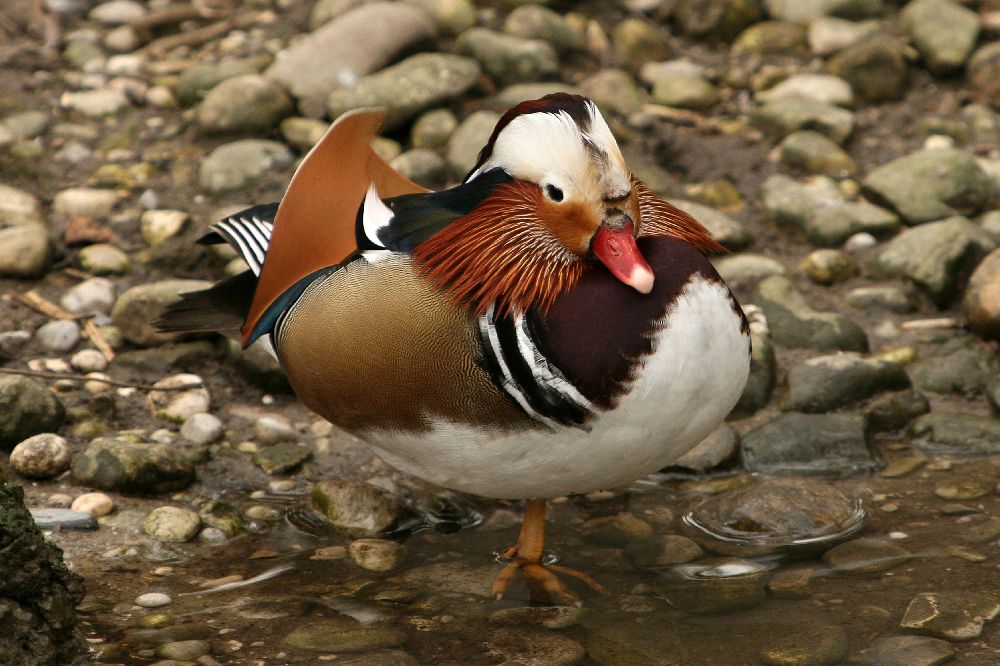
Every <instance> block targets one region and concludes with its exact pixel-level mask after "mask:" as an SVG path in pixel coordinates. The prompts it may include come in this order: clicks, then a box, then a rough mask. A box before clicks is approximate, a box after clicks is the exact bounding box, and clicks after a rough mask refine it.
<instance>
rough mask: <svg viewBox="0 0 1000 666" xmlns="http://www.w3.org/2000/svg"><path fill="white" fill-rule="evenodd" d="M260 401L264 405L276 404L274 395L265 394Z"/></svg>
mask: <svg viewBox="0 0 1000 666" xmlns="http://www.w3.org/2000/svg"><path fill="white" fill-rule="evenodd" d="M260 402H261V404H262V405H273V404H274V396H272V395H265V396H263V397H261V399H260Z"/></svg>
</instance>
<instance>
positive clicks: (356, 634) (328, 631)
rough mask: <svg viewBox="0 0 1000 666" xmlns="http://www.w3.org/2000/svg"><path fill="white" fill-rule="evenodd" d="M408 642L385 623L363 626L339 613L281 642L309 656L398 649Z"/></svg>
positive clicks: (400, 631) (402, 634)
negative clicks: (320, 653)
mask: <svg viewBox="0 0 1000 666" xmlns="http://www.w3.org/2000/svg"><path fill="white" fill-rule="evenodd" d="M405 640H406V633H405V632H404V631H403V630H402V629H399V628H397V627H394V626H391V625H388V624H383V623H374V624H362V623H361V622H359V621H357V620H355V619H354V618H352V617H349V616H347V615H343V614H340V613H338V614H337V615H336V616H334V617H329V618H324V619H322V620H317V621H314V622H310V623H308V624H306V625H305V626H302V627H299V628H298V629H295V630H294V631H292V632H291V633H290V634H288V635H287V636H285V638H284V640H283V641H282V642H283V643H284V644H285V645H287V646H288V647H290V648H294V649H296V650H304V651H306V652H367V651H368V650H376V649H380V648H390V647H396V646H398V645H401V644H402V643H403V642H404V641H405Z"/></svg>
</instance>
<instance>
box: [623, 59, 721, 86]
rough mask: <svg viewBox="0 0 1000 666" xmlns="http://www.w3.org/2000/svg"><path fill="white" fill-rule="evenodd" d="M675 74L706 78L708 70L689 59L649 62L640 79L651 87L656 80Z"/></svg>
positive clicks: (644, 66)
mask: <svg viewBox="0 0 1000 666" xmlns="http://www.w3.org/2000/svg"><path fill="white" fill-rule="evenodd" d="M675 74H684V75H686V76H700V77H702V78H705V77H706V69H705V67H704V66H702V65H699V64H698V63H696V62H692V61H691V60H688V59H687V58H678V59H676V60H663V61H660V62H647V63H645V64H644V65H643V66H642V67H641V68H640V69H639V79H640V80H641V81H643V82H644V83H647V84H649V85H653V84H654V83H656V80H657V79H658V78H660V77H661V76H673V75H675Z"/></svg>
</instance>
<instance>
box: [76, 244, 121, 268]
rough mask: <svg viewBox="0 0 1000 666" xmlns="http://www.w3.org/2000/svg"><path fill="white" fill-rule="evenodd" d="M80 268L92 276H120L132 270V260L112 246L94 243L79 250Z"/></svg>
mask: <svg viewBox="0 0 1000 666" xmlns="http://www.w3.org/2000/svg"><path fill="white" fill-rule="evenodd" d="M77 259H78V260H79V261H80V267H81V268H83V270H85V271H87V272H88V273H92V274H94V275H121V274H124V273H128V272H129V271H130V270H132V260H131V259H129V256H128V255H127V254H125V253H124V252H122V251H121V250H120V249H118V248H117V247H115V246H114V245H110V244H108V243H96V244H94V245H88V246H87V247H84V248H81V249H80V252H79V254H78V255H77Z"/></svg>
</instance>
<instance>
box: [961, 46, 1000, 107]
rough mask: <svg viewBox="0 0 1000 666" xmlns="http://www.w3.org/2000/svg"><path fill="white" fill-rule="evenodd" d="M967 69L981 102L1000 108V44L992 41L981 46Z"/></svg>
mask: <svg viewBox="0 0 1000 666" xmlns="http://www.w3.org/2000/svg"><path fill="white" fill-rule="evenodd" d="M965 69H966V72H967V76H968V79H969V83H970V84H972V89H973V90H974V91H975V94H976V96H977V97H978V99H979V101H980V102H982V103H983V104H989V105H990V106H992V107H993V108H1000V43H998V42H996V41H992V42H990V43H988V44H985V45H983V46H981V47H980V48H979V49H977V50H976V52H975V53H973V54H972V57H971V58H969V63H968V65H966V68H965Z"/></svg>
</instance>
